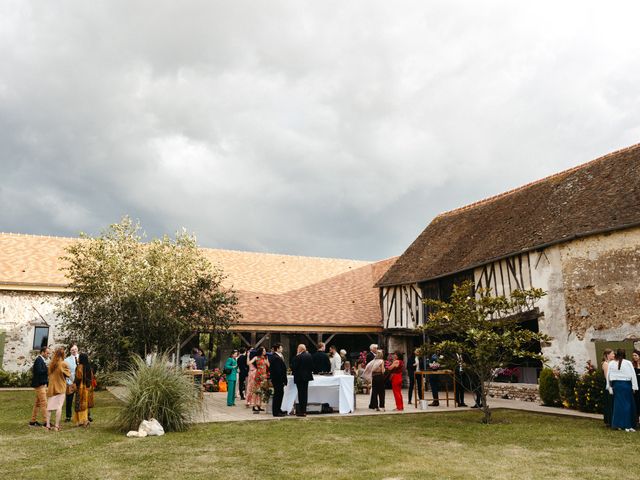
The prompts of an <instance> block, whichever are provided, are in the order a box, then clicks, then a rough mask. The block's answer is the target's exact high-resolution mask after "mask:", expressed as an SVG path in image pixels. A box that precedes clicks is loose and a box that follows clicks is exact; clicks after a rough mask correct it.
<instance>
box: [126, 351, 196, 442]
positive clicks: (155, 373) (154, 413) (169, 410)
mask: <svg viewBox="0 0 640 480" xmlns="http://www.w3.org/2000/svg"><path fill="white" fill-rule="evenodd" d="M116 378H117V380H118V384H119V385H121V386H122V387H124V388H125V389H126V393H125V398H124V405H123V407H122V409H121V410H120V412H119V413H118V416H117V418H116V425H117V426H118V428H120V429H121V430H123V431H127V430H137V429H138V426H139V425H140V422H142V420H149V419H151V418H155V419H156V420H158V421H159V422H160V424H161V425H162V426H163V427H164V429H165V431H168V432H170V431H176V432H180V431H184V430H186V429H187V428H189V424H190V423H191V419H192V415H193V414H194V413H196V410H197V408H198V407H199V405H200V403H199V401H198V395H197V390H196V389H195V388H194V386H193V383H192V380H191V379H190V378H188V377H187V376H185V375H184V374H183V372H182V370H181V369H179V368H175V367H173V366H172V365H171V364H170V362H169V359H168V357H167V356H166V355H157V356H156V357H154V358H153V359H152V360H151V364H150V365H147V364H146V363H145V361H144V360H143V359H142V358H141V357H139V356H137V355H136V356H134V357H133V358H132V363H131V366H130V368H129V370H127V371H125V372H119V373H118V374H117V376H116Z"/></svg>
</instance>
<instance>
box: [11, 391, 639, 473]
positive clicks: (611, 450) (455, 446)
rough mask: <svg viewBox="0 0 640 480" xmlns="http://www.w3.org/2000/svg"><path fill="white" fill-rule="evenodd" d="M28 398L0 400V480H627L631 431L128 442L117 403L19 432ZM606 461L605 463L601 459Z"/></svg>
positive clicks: (277, 429)
mask: <svg viewBox="0 0 640 480" xmlns="http://www.w3.org/2000/svg"><path fill="white" fill-rule="evenodd" d="M32 399H33V395H32V393H31V392H0V405H1V407H2V408H0V452H1V455H0V472H1V473H2V478H3V479H23V478H24V479H35V478H45V477H51V478H56V479H67V478H68V479H75V480H78V479H83V478H89V479H103V478H104V479H128V478H148V479H155V478H170V479H174V480H175V479H181V478H193V479H196V478H207V479H211V478H220V479H231V478H241V479H250V480H254V479H272V478H273V479H275V478H277V479H286V478H308V479H315V478H320V477H322V478H326V479H332V480H333V479H358V478H366V479H378V478H390V479H391V478H393V479H414V478H415V479H417V478H421V479H429V478H434V479H457V478H459V479H467V480H468V479H473V478H485V479H488V478H501V479H513V478H526V479H535V478H562V479H564V478H576V479H598V480H600V479H603V478H632V477H633V476H635V475H637V472H638V471H640V459H639V458H638V457H639V455H640V448H639V447H640V433H635V434H634V433H626V432H612V431H608V430H606V429H605V428H604V427H603V425H602V422H600V421H595V420H590V419H579V418H568V417H560V416H548V415H542V414H529V413H523V412H516V411H507V410H500V411H496V412H495V413H494V419H495V421H496V423H495V424H493V425H482V424H480V422H479V419H480V416H479V414H478V413H477V412H472V411H469V410H467V411H464V412H459V413H442V414H434V415H424V414H423V415H419V414H416V415H377V416H368V417H330V418H307V419H290V420H284V421H270V422H237V423H217V424H206V425H197V426H195V427H194V428H193V429H191V430H190V431H189V432H186V433H174V434H168V435H165V436H164V437H151V438H145V439H128V438H126V437H125V436H124V435H123V434H121V433H118V432H116V431H114V430H113V429H111V428H110V427H109V426H108V420H109V419H111V418H113V416H114V414H115V411H116V409H117V408H118V401H117V400H116V399H115V398H114V397H112V396H111V395H110V394H109V393H106V392H100V393H99V394H98V395H97V398H96V401H97V405H98V406H97V408H96V409H95V410H94V413H93V416H94V418H95V422H94V424H93V425H92V426H91V427H90V428H89V429H86V430H85V429H75V428H67V429H65V430H64V431H62V432H59V433H55V432H47V431H45V430H43V429H35V428H32V427H28V426H27V421H28V419H29V415H30V412H31V405H32ZM611 458H616V460H615V461H612V460H610V459H611Z"/></svg>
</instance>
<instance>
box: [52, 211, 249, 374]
mask: <svg viewBox="0 0 640 480" xmlns="http://www.w3.org/2000/svg"><path fill="white" fill-rule="evenodd" d="M142 240H143V236H142V234H141V227H140V224H139V223H134V222H133V221H132V220H131V219H130V218H129V217H124V218H123V219H122V220H121V221H120V223H116V224H113V225H111V226H110V227H109V228H107V229H106V230H105V231H104V232H103V233H102V234H101V235H100V236H99V237H96V238H91V237H89V236H87V235H84V234H81V240H79V241H77V242H74V243H73V244H72V245H71V246H69V247H68V248H67V249H66V253H67V255H66V256H64V257H63V260H65V261H66V262H67V265H68V266H67V267H66V268H65V271H66V276H67V278H68V279H69V282H70V283H69V286H70V288H71V293H70V294H69V298H68V299H67V301H66V302H64V303H63V304H62V305H61V306H60V308H59V309H58V315H59V316H60V318H61V320H62V329H63V331H64V333H65V335H66V336H67V338H70V339H74V340H76V341H77V342H79V343H80V344H81V345H83V347H84V348H86V349H87V350H88V351H90V352H91V353H92V354H93V357H94V359H96V360H97V361H98V362H99V363H100V364H101V365H103V366H104V367H106V368H107V369H109V370H111V369H117V368H118V367H120V366H121V365H122V362H123V361H124V360H127V359H128V358H129V357H130V355H131V354H133V353H136V354H139V355H146V354H147V353H149V352H154V351H168V350H170V349H172V348H175V346H176V342H178V341H179V339H180V338H184V336H185V335H187V334H189V333H191V332H194V331H201V332H210V333H211V334H214V335H221V334H225V333H227V332H228V329H229V327H230V326H231V325H232V324H233V323H235V322H236V321H237V319H238V318H239V316H240V314H239V312H238V310H237V309H236V305H237V303H238V300H237V297H236V295H235V292H234V291H233V290H229V289H225V288H224V287H223V285H222V282H223V280H224V279H225V276H224V274H223V272H222V270H221V269H220V268H218V267H215V266H212V265H211V264H210V262H209V261H208V260H207V259H206V258H205V257H204V255H203V254H202V252H201V251H200V249H199V248H198V246H197V244H196V240H195V238H194V237H193V236H191V235H188V234H187V233H186V232H185V231H184V230H183V231H182V232H179V233H177V234H176V236H175V238H174V239H171V238H169V237H168V236H164V237H163V238H161V239H156V240H153V241H151V242H149V243H143V242H142Z"/></svg>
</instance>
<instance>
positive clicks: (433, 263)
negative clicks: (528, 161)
mask: <svg viewBox="0 0 640 480" xmlns="http://www.w3.org/2000/svg"><path fill="white" fill-rule="evenodd" d="M638 224H640V144H638V145H634V146H632V147H628V148H625V149H623V150H619V151H616V152H613V153H610V154H608V155H605V156H603V157H600V158H598V159H596V160H593V161H591V162H589V163H586V164H583V165H579V166H577V167H574V168H572V169H570V170H566V171H564V172H560V173H558V174H555V175H552V176H550V177H547V178H544V179H542V180H538V181H536V182H533V183H530V184H528V185H524V186H522V187H520V188H517V189H515V190H511V191H509V192H505V193H502V194H500V195H496V196H494V197H491V198H488V199H486V200H483V201H480V202H476V203H473V204H471V205H467V206H466V207H462V208H459V209H456V210H452V211H450V212H446V213H443V214H441V215H438V216H437V217H436V218H435V219H434V220H433V221H432V222H431V223H430V224H429V225H428V226H427V228H426V229H425V230H424V231H423V232H422V233H421V234H420V236H419V237H418V238H417V239H416V240H415V241H414V242H413V243H412V244H411V245H410V246H409V248H407V250H406V251H405V252H404V253H403V254H402V255H401V256H400V258H398V260H397V261H396V262H395V264H394V265H393V266H392V267H391V268H390V269H389V270H388V271H387V273H386V274H385V275H384V276H383V277H382V279H381V280H380V282H379V283H378V285H379V286H384V285H400V284H407V283H414V282H421V281H426V280H430V279H434V278H438V277H442V276H446V275H450V274H453V273H456V272H460V271H463V270H467V269H471V268H474V267H476V266H479V265H483V264H485V263H489V262H491V261H494V260H496V259H499V258H504V257H507V256H509V255H513V254H515V253H518V252H523V251H527V250H533V249H536V248H541V247H543V246H546V245H550V244H554V243H560V242H566V241H569V240H572V239H574V238H578V237H582V236H586V235H593V234H595V233H599V232H606V231H612V230H619V229H623V228H628V227H631V226H635V225H638Z"/></svg>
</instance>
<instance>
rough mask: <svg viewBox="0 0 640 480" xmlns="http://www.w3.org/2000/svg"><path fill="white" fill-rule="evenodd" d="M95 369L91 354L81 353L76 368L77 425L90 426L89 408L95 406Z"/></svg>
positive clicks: (75, 411) (74, 414) (75, 414)
mask: <svg viewBox="0 0 640 480" xmlns="http://www.w3.org/2000/svg"><path fill="white" fill-rule="evenodd" d="M93 381H94V377H93V370H92V369H91V364H90V363H89V356H88V355H87V354H86V353H81V354H80V358H79V359H78V367H77V368H76V379H75V384H76V398H75V404H74V412H73V423H75V424H76V426H78V427H79V426H83V427H88V426H89V422H90V420H89V409H90V408H92V407H93Z"/></svg>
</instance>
